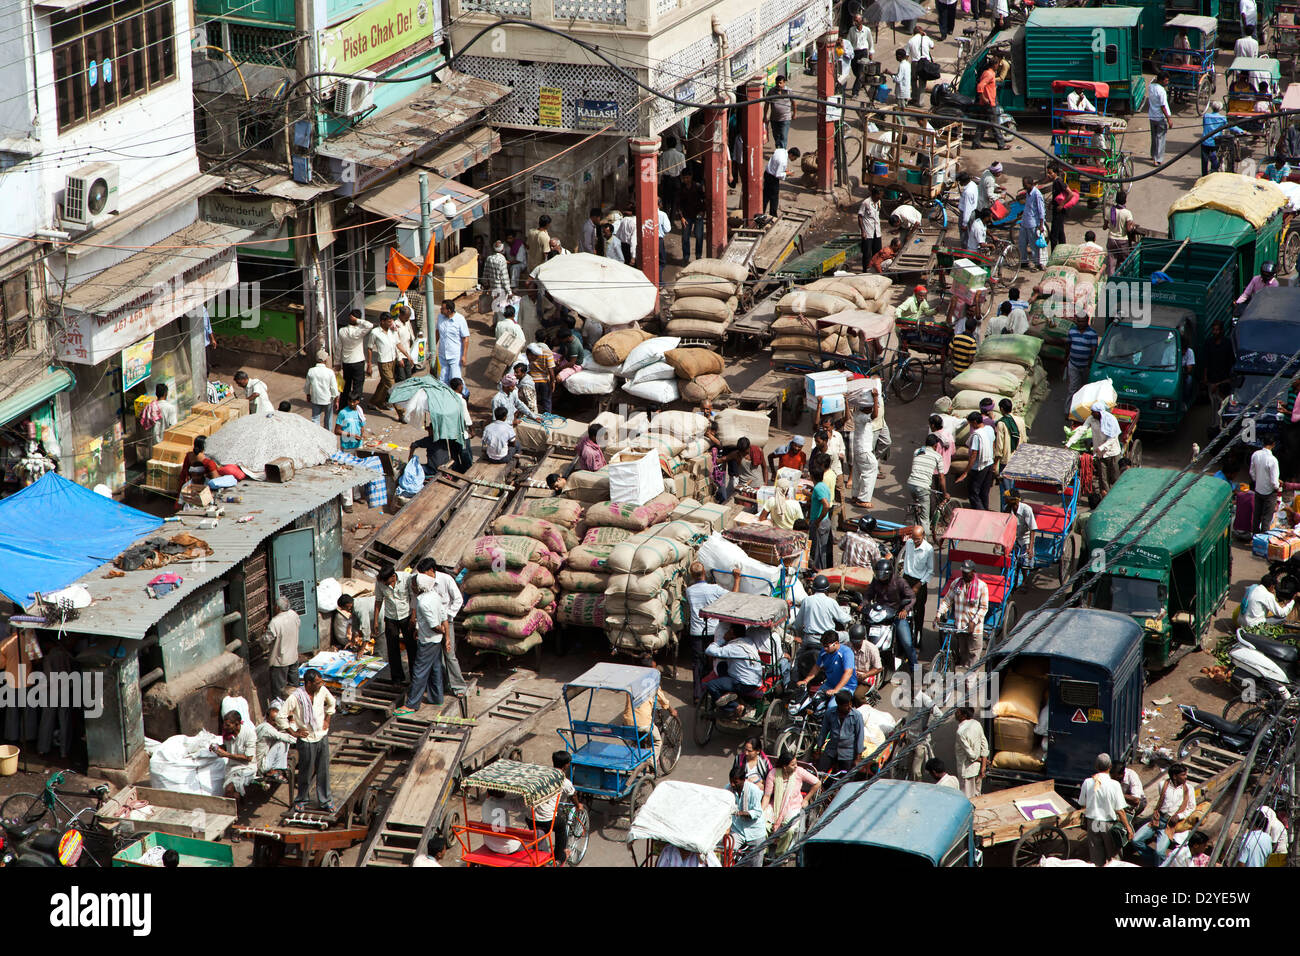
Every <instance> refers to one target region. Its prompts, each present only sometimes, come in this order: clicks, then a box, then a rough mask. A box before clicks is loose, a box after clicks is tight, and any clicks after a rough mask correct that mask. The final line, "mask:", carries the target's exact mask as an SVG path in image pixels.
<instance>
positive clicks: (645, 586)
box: [604, 568, 669, 600]
mask: <svg viewBox="0 0 1300 956" xmlns="http://www.w3.org/2000/svg"><path fill="white" fill-rule="evenodd" d="M668 575H669V569H668V568H656V569H655V570H653V571H647V572H644V573H640V572H639V573H637V574H611V575H610V576H609V583H608V584H607V585H606V586H605V592H604V593H607V594H608V593H610V592H613V593H614V594H626V595H628V596H629V597H633V598H639V599H642V600H644V599H645V598H652V597H656V596H658V595H659V593H660V592H661V591H662V590H663V587H664V582H665V581H667V580H668Z"/></svg>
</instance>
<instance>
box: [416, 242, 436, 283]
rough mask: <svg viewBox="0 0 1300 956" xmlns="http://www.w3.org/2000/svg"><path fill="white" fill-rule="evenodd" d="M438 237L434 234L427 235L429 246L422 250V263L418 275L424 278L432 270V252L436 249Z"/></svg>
mask: <svg viewBox="0 0 1300 956" xmlns="http://www.w3.org/2000/svg"><path fill="white" fill-rule="evenodd" d="M437 245H438V239H437V237H436V236H433V235H430V236H429V248H428V249H426V250H425V252H424V265H422V266H420V277H421V278H424V277H425V276H427V275H428V274H429V273H430V272H432V271H433V258H434V256H433V254H434V252H436V251H437Z"/></svg>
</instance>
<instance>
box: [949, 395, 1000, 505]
mask: <svg viewBox="0 0 1300 956" xmlns="http://www.w3.org/2000/svg"><path fill="white" fill-rule="evenodd" d="M966 421H967V422H968V423H969V426H970V441H969V445H970V459H969V460H968V461H967V463H966V470H965V471H964V472H963V473H962V474H960V475H958V476H957V480H958V481H959V482H960V481H969V482H970V486H969V487H968V488H967V489H966V494H967V498H966V500H967V501H968V502H969V504H970V507H972V508H974V509H975V510H976V511H988V510H989V491H990V489H991V488H992V487H993V444H994V441H995V440H996V436H995V435H994V434H993V429H992V428H990V427H989V426H988V425H986V424H985V423H984V416H983V415H981V414H980V413H979V412H971V413H970V414H968V415H967V416H966Z"/></svg>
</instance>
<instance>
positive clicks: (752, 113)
mask: <svg viewBox="0 0 1300 956" xmlns="http://www.w3.org/2000/svg"><path fill="white" fill-rule="evenodd" d="M762 97H763V81H762V80H750V81H749V82H748V83H746V84H745V99H746V100H747V101H748V102H749V105H748V106H745V107H743V108H742V109H741V111H740V135H741V138H742V139H744V141H745V168H744V170H743V172H744V174H745V181H744V189H743V191H742V192H743V196H742V199H741V202H742V210H743V212H744V214H745V221H746V222H753V221H754V218H755V217H756V216H758V214H759V213H761V212H762V211H763V104H762V103H760V102H759V100H760V99H762Z"/></svg>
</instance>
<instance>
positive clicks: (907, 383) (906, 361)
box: [889, 358, 925, 404]
mask: <svg viewBox="0 0 1300 956" xmlns="http://www.w3.org/2000/svg"><path fill="white" fill-rule="evenodd" d="M889 385H890V388H892V389H893V391H894V394H895V395H896V396H897V397H898V400H899V401H900V402H902V403H903V404H907V403H908V402H910V401H912V400H913V399H915V398H916V397H917V396H918V395H920V394H921V390H922V389H923V388H925V367H924V366H923V365H922V364H921V363H920V362H916V361H913V360H912V359H910V358H902V359H899V360H898V361H897V362H895V363H894V374H893V375H892V376H890V379H889Z"/></svg>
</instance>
